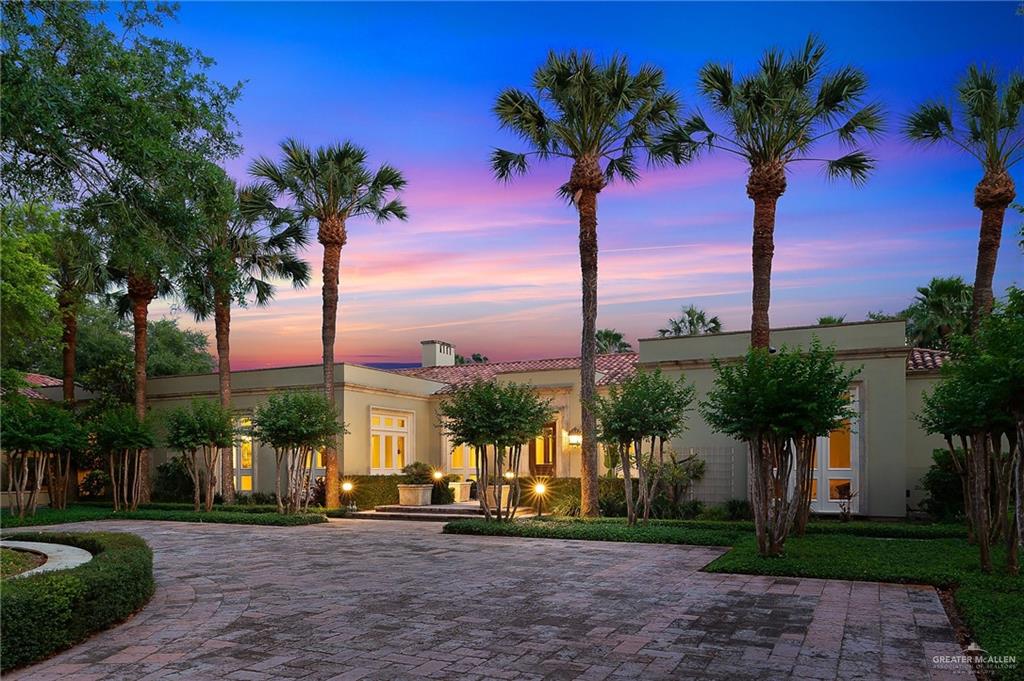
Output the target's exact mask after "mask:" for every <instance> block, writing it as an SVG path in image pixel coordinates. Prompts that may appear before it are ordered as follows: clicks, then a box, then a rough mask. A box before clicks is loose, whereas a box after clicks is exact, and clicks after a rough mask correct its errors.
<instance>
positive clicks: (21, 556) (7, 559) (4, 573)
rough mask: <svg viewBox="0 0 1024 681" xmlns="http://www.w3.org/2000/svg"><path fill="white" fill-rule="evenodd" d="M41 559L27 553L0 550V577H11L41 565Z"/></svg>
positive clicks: (38, 556) (36, 555)
mask: <svg viewBox="0 0 1024 681" xmlns="http://www.w3.org/2000/svg"><path fill="white" fill-rule="evenodd" d="M43 560H44V559H43V557H42V556H40V555H38V554H35V553H29V552H28V551H15V550H14V549H0V577H3V578H6V577H13V576H14V575H20V574H21V573H22V572H27V571H29V570H31V569H32V568H34V567H38V566H39V565H42V564H43Z"/></svg>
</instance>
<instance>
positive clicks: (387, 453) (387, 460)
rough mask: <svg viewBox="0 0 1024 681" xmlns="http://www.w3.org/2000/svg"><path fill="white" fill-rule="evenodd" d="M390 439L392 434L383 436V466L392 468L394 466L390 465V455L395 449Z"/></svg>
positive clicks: (392, 437) (392, 438)
mask: <svg viewBox="0 0 1024 681" xmlns="http://www.w3.org/2000/svg"><path fill="white" fill-rule="evenodd" d="M392 440H394V436H392V435H385V436H384V468H394V466H392V465H391V462H392V455H393V453H394V451H395V450H394V442H392Z"/></svg>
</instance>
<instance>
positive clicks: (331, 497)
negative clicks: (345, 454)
mask: <svg viewBox="0 0 1024 681" xmlns="http://www.w3.org/2000/svg"><path fill="white" fill-rule="evenodd" d="M337 222H340V224H336V223H332V222H324V223H321V225H320V242H321V243H322V244H323V245H324V287H323V305H324V309H323V328H322V330H321V331H322V337H323V345H324V348H323V350H324V394H325V395H326V396H327V400H328V401H329V402H330V403H331V406H332V407H335V394H334V339H335V336H336V331H337V323H338V278H339V270H340V268H341V248H342V246H343V245H344V243H345V241H344V233H345V225H344V222H341V221H337ZM325 232H327V233H328V234H327V235H325ZM339 232H340V235H341V236H339V234H338V233H339ZM335 408H336V407H335ZM335 441H337V440H335ZM323 459H324V502H325V505H326V506H327V508H329V509H331V508H340V507H341V487H340V484H339V477H338V449H337V446H333V447H325V448H324V453H323Z"/></svg>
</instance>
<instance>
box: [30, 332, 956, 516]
mask: <svg viewBox="0 0 1024 681" xmlns="http://www.w3.org/2000/svg"><path fill="white" fill-rule="evenodd" d="M814 337H817V338H819V339H820V340H821V341H822V342H823V343H824V344H826V345H832V346H834V347H835V348H836V353H837V357H838V360H839V361H840V362H842V363H843V364H844V365H847V366H849V367H857V368H860V369H861V372H860V374H859V375H858V376H857V378H856V379H855V380H854V382H853V384H852V385H851V392H852V397H853V402H854V405H855V409H856V416H855V417H854V418H853V419H852V422H851V423H850V424H849V427H848V428H846V429H843V430H839V431H836V432H833V433H832V434H831V435H830V436H828V437H823V438H821V439H820V441H819V446H818V454H817V456H818V462H817V464H818V465H817V469H816V470H817V478H816V482H815V495H816V500H815V504H814V507H815V509H816V510H817V511H819V512H826V513H827V512H836V511H838V510H839V505H838V502H839V501H840V498H841V497H842V496H843V492H847V493H848V492H854V493H855V494H854V496H853V498H852V506H853V512H854V513H857V514H860V515H866V516H878V517H899V516H904V515H905V514H906V512H907V509H908V507H916V506H917V504H918V503H919V502H920V500H921V498H922V492H921V490H920V489H919V480H920V478H921V476H922V474H923V473H924V472H925V471H927V469H928V467H929V465H930V464H931V452H932V450H933V449H936V448H939V447H941V446H942V445H943V442H942V439H941V438H937V437H934V436H929V435H927V434H926V433H924V432H923V431H922V430H921V428H920V426H919V425H918V424H917V422H916V420H915V418H914V417H915V414H916V413H918V412H919V411H920V409H921V405H922V396H923V394H924V393H925V392H926V391H928V390H929V389H930V388H931V387H932V386H933V385H934V384H935V382H936V381H937V380H938V370H939V367H940V366H941V364H942V362H943V360H944V359H945V358H946V354H945V353H943V352H940V351H935V350H925V349H919V348H908V347H906V344H905V340H904V339H905V326H904V322H903V321H881V322H858V323H850V324H838V325H834V326H807V327H792V328H783V329H777V330H775V331H773V332H772V343H773V344H774V345H777V346H782V345H786V346H790V347H795V346H804V347H806V346H807V345H808V344H809V343H810V342H811V340H812V339H813V338H814ZM749 343H750V334H749V333H748V332H732V333H720V334H714V335H704V336H686V337H670V338H645V339H641V340H640V341H639V351H638V352H635V353H633V352H627V353H617V354H604V355H599V356H598V357H597V376H598V379H597V383H598V390H599V392H600V391H603V390H607V389H608V386H610V385H613V384H615V383H617V382H619V381H622V380H623V379H624V378H626V377H627V376H630V375H631V374H632V373H633V372H635V371H638V370H653V369H660V370H661V371H662V372H663V373H664V374H666V375H667V376H669V377H676V376H679V375H683V376H685V378H686V380H687V381H689V382H692V383H693V384H694V385H695V386H696V391H697V399H698V400H700V399H702V398H703V397H704V395H705V394H706V392H707V391H708V389H709V388H710V387H711V385H712V381H713V378H714V372H713V369H712V366H711V361H712V359H713V358H717V359H720V360H723V361H728V360H730V359H732V358H736V357H739V356H741V355H743V354H744V353H745V351H746V349H747V348H748V347H749ZM421 357H422V366H420V367H416V368H410V369H398V370H383V369H375V368H371V367H366V366H360V365H356V364H348V363H345V364H340V363H339V364H338V365H337V367H336V369H335V377H336V386H335V391H336V393H335V394H336V399H337V403H338V405H339V412H340V414H341V417H342V418H343V420H344V421H345V423H346V425H347V427H348V431H349V432H348V433H347V434H346V435H345V436H344V445H343V448H342V451H341V453H340V457H341V462H340V465H341V470H342V473H343V475H388V474H394V473H398V472H399V471H400V470H401V469H402V467H403V466H404V465H406V464H408V463H410V462H412V461H425V462H427V463H429V464H430V465H432V466H434V467H436V468H438V469H440V470H443V471H445V472H446V473H454V474H458V475H461V476H462V477H463V478H464V479H468V478H472V477H474V475H475V461H474V453H473V452H472V451H471V449H470V448H468V447H453V446H452V445H451V443H449V442H448V440H447V438H446V436H445V435H444V432H443V428H442V427H441V425H440V419H439V416H438V405H439V404H440V402H441V400H443V399H444V398H445V396H446V395H447V394H450V393H451V392H452V391H453V390H455V389H456V388H458V387H459V386H460V385H464V384H466V383H469V382H472V381H475V380H478V379H493V380H497V381H515V382H519V383H528V384H530V385H532V386H534V388H535V389H536V390H537V392H538V393H539V394H540V395H542V396H544V397H546V398H548V399H550V400H551V404H552V406H553V407H554V409H555V410H556V413H555V416H554V418H553V419H552V421H551V423H550V424H548V427H547V428H546V429H545V431H544V433H543V434H542V435H541V436H540V437H538V438H536V439H535V441H533V442H531V443H529V448H528V452H529V454H528V456H525V455H524V457H523V458H524V461H523V462H522V470H521V474H523V475H532V476H557V477H578V476H579V474H580V447H579V445H578V444H572V443H571V442H570V433H571V432H572V431H574V430H576V429H578V428H579V426H580V421H581V419H580V375H579V358H578V357H562V358H554V359H536V360H523V361H512V362H490V363H482V364H480V363H474V364H458V365H457V364H455V348H454V347H453V346H452V345H451V344H450V343H446V342H444V341H438V340H427V341H423V342H422V346H421ZM321 380H322V371H321V366H320V365H309V366H294V367H281V368H271V369H251V370H241V371H235V372H233V373H232V378H231V382H232V405H233V408H234V409H235V410H236V412H237V414H238V424H239V426H240V430H241V433H242V435H241V438H240V440H239V441H238V443H237V444H236V446H235V448H234V464H235V488H236V489H237V490H238V491H240V492H242V493H246V492H251V491H263V492H270V491H273V490H274V487H275V484H274V455H273V451H272V449H271V448H270V447H268V446H266V445H263V444H261V443H259V442H255V441H253V438H252V436H251V435H249V434H247V433H246V428H247V427H248V426H249V425H250V424H251V420H250V419H251V416H252V413H253V411H254V410H255V409H256V408H257V407H259V406H260V405H261V404H263V403H265V401H266V399H267V396H268V395H270V394H271V393H273V392H275V391H280V390H292V389H307V390H317V389H319V388H320V386H321ZM217 387H218V381H217V376H216V375H215V374H206V375H189V376H171V377H161V378H152V379H150V380H149V384H148V392H149V401H150V408H151V409H152V410H154V411H155V412H159V411H165V410H168V409H172V408H174V407H177V406H181V405H184V404H187V403H188V401H189V400H191V399H193V398H195V397H201V398H207V399H211V400H214V399H217ZM37 390H39V391H41V392H44V393H46V392H47V391H49V392H53V395H49V394H47V396H48V397H50V398H51V399H59V398H60V388H59V387H52V388H46V387H40V388H37ZM574 439H575V438H574ZM672 446H673V448H674V450H675V451H676V452H679V453H681V454H690V453H693V454H696V455H697V456H699V457H700V458H702V459H703V460H704V461H705V464H706V472H705V477H704V479H703V480H702V481H701V482H700V483H698V484H697V485H696V486H695V488H694V491H693V493H694V496H695V498H698V499H701V500H702V501H705V502H706V503H721V502H725V501H727V500H729V499H735V498H745V497H746V485H747V476H746V456H747V454H746V450H745V448H744V446H743V445H742V444H741V443H740V442H737V441H735V440H733V439H732V438H730V437H727V436H724V435H721V434H718V433H715V432H713V431H712V429H711V428H710V427H709V426H708V425H707V424H706V423H705V422H704V421H703V420H702V418H701V417H700V415H699V413H698V412H697V411H696V410H694V411H693V412H691V413H690V414H689V418H688V421H687V430H686V431H685V432H684V433H683V434H682V435H681V436H679V437H678V438H676V439H675V440H674V441H673V443H672ZM173 455H174V452H171V451H167V450H165V449H157V450H155V451H154V453H153V457H152V459H153V465H154V466H155V465H158V464H159V463H161V462H163V461H165V460H166V459H167V458H168V457H171V456H173ZM320 464H321V462H319V461H318V462H317V465H318V466H320ZM602 466H603V463H602ZM315 474H318V475H322V474H323V469H322V468H318V470H316V471H315Z"/></svg>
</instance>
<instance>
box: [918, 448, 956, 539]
mask: <svg viewBox="0 0 1024 681" xmlns="http://www.w3.org/2000/svg"><path fill="white" fill-rule="evenodd" d="M957 456H959V457H961V459H962V458H963V452H962V451H958V452H957ZM963 480H964V478H962V477H961V475H960V473H959V471H958V469H957V466H956V463H955V462H954V461H953V454H952V453H951V452H950V451H949V450H948V449H936V450H935V451H933V452H932V465H931V466H930V467H929V468H928V472H927V473H925V474H924V475H923V476H922V477H921V487H922V488H923V489H924V491H925V492H926V493H927V494H928V496H927V497H925V499H924V501H922V502H921V506H922V507H923V508H924V510H925V511H926V512H927V513H928V515H930V516H931V517H933V518H935V519H936V520H943V521H949V520H961V519H963V517H964V485H963Z"/></svg>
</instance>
